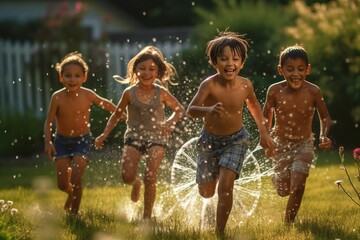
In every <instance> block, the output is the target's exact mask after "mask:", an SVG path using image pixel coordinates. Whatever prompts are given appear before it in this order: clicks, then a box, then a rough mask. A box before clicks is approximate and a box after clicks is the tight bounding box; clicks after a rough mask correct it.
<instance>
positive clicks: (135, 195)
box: [131, 178, 141, 202]
mask: <svg viewBox="0 0 360 240" xmlns="http://www.w3.org/2000/svg"><path fill="white" fill-rule="evenodd" d="M140 187H141V181H140V179H138V178H137V179H136V180H135V182H134V184H133V185H132V190H131V201H133V202H137V201H139V198H140Z"/></svg>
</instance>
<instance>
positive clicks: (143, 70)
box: [135, 59, 159, 85]
mask: <svg viewBox="0 0 360 240" xmlns="http://www.w3.org/2000/svg"><path fill="white" fill-rule="evenodd" d="M135 71H136V75H137V77H138V79H139V82H140V84H143V85H152V84H153V83H154V82H155V80H156V78H157V77H158V73H159V67H158V66H157V65H156V64H155V62H154V61H153V60H152V59H148V60H145V61H143V62H140V63H139V64H138V65H137V66H136V67H135Z"/></svg>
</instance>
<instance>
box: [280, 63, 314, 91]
mask: <svg viewBox="0 0 360 240" xmlns="http://www.w3.org/2000/svg"><path fill="white" fill-rule="evenodd" d="M278 71H279V74H280V75H282V76H284V78H285V80H286V82H287V83H288V85H289V86H290V87H291V88H293V89H299V88H300V87H301V85H302V84H303V83H304V81H305V80H306V76H307V75H309V74H310V64H306V63H305V61H304V60H302V59H300V58H296V59H292V58H289V59H287V60H286V61H285V63H284V66H282V67H281V66H280V65H279V66H278Z"/></svg>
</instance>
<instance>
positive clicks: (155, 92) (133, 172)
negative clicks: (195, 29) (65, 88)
mask: <svg viewBox="0 0 360 240" xmlns="http://www.w3.org/2000/svg"><path fill="white" fill-rule="evenodd" d="M175 74H176V70H175V68H174V67H173V65H171V64H170V63H167V62H166V61H165V59H164V57H163V54H162V53H161V51H160V50H159V49H158V48H156V47H154V46H147V47H145V48H144V49H143V50H141V51H140V52H139V53H138V54H137V55H136V56H135V57H133V58H132V59H131V60H130V61H129V63H128V66H127V78H126V79H121V80H120V82H121V83H129V84H130V86H129V87H127V88H126V89H125V90H124V92H123V93H122V96H121V98H120V101H119V103H118V105H117V107H116V111H115V112H114V113H113V114H112V115H111V116H110V119H109V121H108V122H107V125H106V127H105V129H104V131H103V133H102V134H101V135H100V136H99V137H97V138H96V140H95V145H96V147H97V148H101V147H102V146H103V142H104V140H105V139H106V138H107V137H108V135H109V133H110V132H111V131H112V129H113V128H114V127H115V126H116V124H117V122H118V121H119V120H120V119H121V116H122V114H123V112H124V111H125V110H126V112H127V116H128V118H127V129H126V131H125V135H124V148H123V153H122V159H121V169H122V170H121V176H122V179H123V181H124V183H126V184H130V185H132V191H131V200H132V201H133V202H137V201H138V200H139V198H140V187H141V179H140V177H138V175H137V168H138V165H139V162H140V159H141V156H144V157H145V162H146V163H145V164H146V166H145V173H144V179H143V182H144V213H143V218H144V219H149V218H151V215H152V209H153V206H154V202H155V197H156V182H157V174H158V169H159V166H160V163H161V161H162V160H163V158H164V153H165V151H166V145H167V141H168V137H169V135H170V134H171V133H172V131H173V130H174V128H175V125H176V123H177V122H178V121H179V120H181V118H182V117H183V116H184V114H185V110H184V108H183V107H182V105H181V104H180V103H179V101H178V100H177V99H176V98H175V97H174V96H173V95H172V94H171V93H170V92H169V91H168V90H167V88H166V87H164V86H166V83H167V81H168V82H169V83H170V84H172V82H171V80H172V79H173V78H174V76H175ZM115 77H118V76H115ZM157 81H159V82H160V84H161V85H159V84H157V83H156V82H157ZM165 106H168V107H170V108H171V109H172V111H173V112H172V114H171V116H170V117H169V118H167V119H166V116H165Z"/></svg>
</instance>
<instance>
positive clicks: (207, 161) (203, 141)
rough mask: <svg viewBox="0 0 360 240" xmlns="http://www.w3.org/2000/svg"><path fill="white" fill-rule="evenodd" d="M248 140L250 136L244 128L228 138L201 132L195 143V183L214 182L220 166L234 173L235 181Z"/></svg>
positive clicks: (247, 146)
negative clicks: (196, 164) (196, 165)
mask: <svg viewBox="0 0 360 240" xmlns="http://www.w3.org/2000/svg"><path fill="white" fill-rule="evenodd" d="M249 139H250V134H249V132H248V131H247V130H246V129H245V127H243V128H242V129H241V130H240V131H238V132H236V133H234V134H232V135H230V136H216V135H213V134H210V133H208V132H206V131H205V130H202V132H201V134H200V138H199V140H198V142H197V151H198V159H197V163H198V168H197V172H196V182H197V183H198V184H201V183H206V182H210V181H216V179H217V178H218V176H219V172H220V166H222V167H225V168H228V169H230V170H232V171H234V172H235V173H236V178H235V179H238V178H239V175H240V170H241V168H242V165H243V162H244V158H245V154H246V151H247V150H248V148H249V145H250V141H249Z"/></svg>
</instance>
